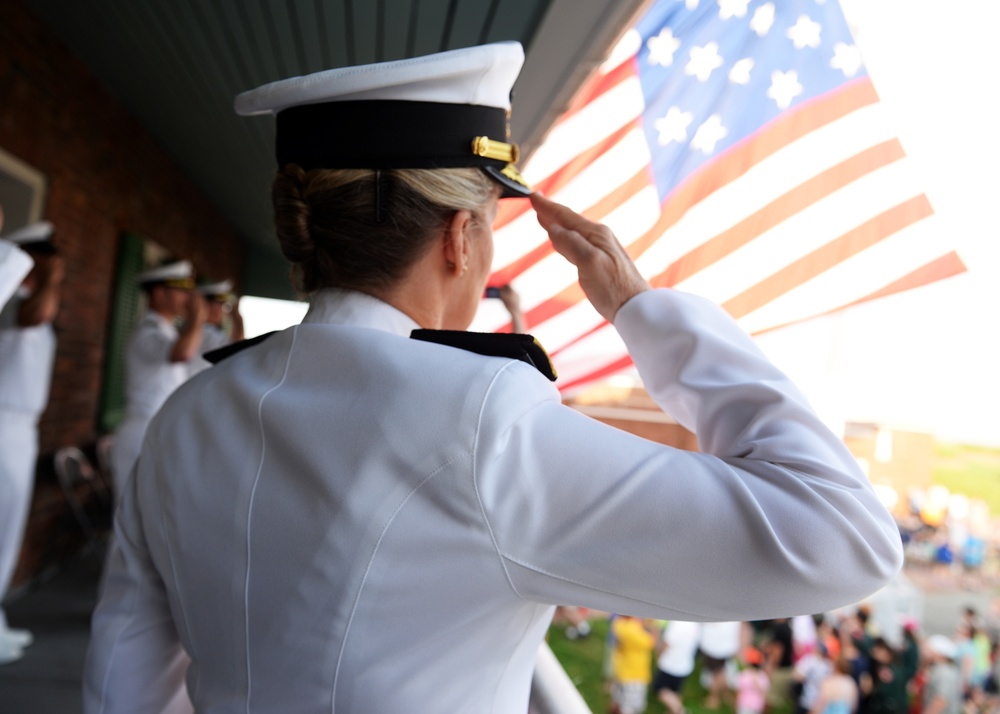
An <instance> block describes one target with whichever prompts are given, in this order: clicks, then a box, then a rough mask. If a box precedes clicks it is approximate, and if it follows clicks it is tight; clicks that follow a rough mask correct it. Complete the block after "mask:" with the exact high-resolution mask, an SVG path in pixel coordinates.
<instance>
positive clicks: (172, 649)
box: [83, 474, 194, 714]
mask: <svg viewBox="0 0 1000 714" xmlns="http://www.w3.org/2000/svg"><path fill="white" fill-rule="evenodd" d="M135 482H136V478H135V474H133V477H132V478H130V479H129V484H130V487H129V488H128V490H127V491H126V494H125V500H124V502H123V504H122V506H120V507H119V508H118V509H117V513H116V518H115V538H114V541H113V543H112V546H111V552H110V553H109V556H108V562H107V563H106V564H105V573H104V580H103V584H102V587H101V597H100V601H99V603H98V605H97V609H96V610H95V611H94V616H93V621H92V624H91V633H92V634H91V640H90V646H89V648H88V650H87V658H86V662H85V664H84V676H83V702H84V711H85V712H86V714H117V713H118V712H121V714H134V713H135V712H159V713H162V714H189V713H190V712H193V711H194V707H193V706H192V705H191V701H190V699H189V697H188V694H187V688H186V687H185V684H184V676H185V674H186V672H187V667H188V664H189V662H190V660H189V658H188V656H187V653H186V652H185V651H184V649H183V647H182V646H181V643H180V640H179V638H178V636H177V630H176V628H175V626H174V622H173V619H172V618H171V615H170V608H169V606H168V604H167V595H166V591H165V590H164V585H163V581H162V580H161V579H160V576H159V575H158V574H157V572H156V570H155V568H154V567H153V563H152V561H151V559H150V556H149V553H148V551H147V548H146V540H145V537H144V536H143V532H142V525H141V515H140V514H139V513H138V510H137V509H136V508H135V505H136V504H135V501H136V499H135V487H134V484H135Z"/></svg>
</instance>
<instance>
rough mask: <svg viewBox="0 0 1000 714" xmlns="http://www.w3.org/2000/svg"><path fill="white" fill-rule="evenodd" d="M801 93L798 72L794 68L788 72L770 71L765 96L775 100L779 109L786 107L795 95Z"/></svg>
mask: <svg viewBox="0 0 1000 714" xmlns="http://www.w3.org/2000/svg"><path fill="white" fill-rule="evenodd" d="M800 94H802V85H801V84H800V83H799V73H798V72H796V71H795V70H794V69H793V70H789V71H788V72H781V71H777V70H775V71H774V72H771V86H770V87H768V89H767V96H768V97H770V98H771V99H773V100H774V101H775V103H776V104H777V105H778V107H779V108H780V109H788V107H789V106H791V104H792V100H793V99H795V97H797V96H799V95H800Z"/></svg>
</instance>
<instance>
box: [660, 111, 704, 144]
mask: <svg viewBox="0 0 1000 714" xmlns="http://www.w3.org/2000/svg"><path fill="white" fill-rule="evenodd" d="M693 120H694V115H693V114H691V113H690V112H682V111H681V109H680V107H670V109H669V110H667V114H666V116H663V117H661V118H659V119H657V120H656V121H654V122H653V127H654V128H655V129H656V130H657V131H658V132H659V136H658V137H657V142H658V143H659V145H660V146H666V145H667V144H669V143H670V142H672V141H676V142H677V143H681V142H684V141H687V136H688V134H687V128H688V126H689V125H690V124H691V122H692V121H693Z"/></svg>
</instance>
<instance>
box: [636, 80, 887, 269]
mask: <svg viewBox="0 0 1000 714" xmlns="http://www.w3.org/2000/svg"><path fill="white" fill-rule="evenodd" d="M877 101H878V95H876V94H875V88H874V87H873V86H872V84H871V82H870V81H869V80H868V78H867V77H865V78H862V79H860V80H855V81H854V82H851V83H848V84H846V85H844V86H842V87H839V88H838V89H835V90H833V91H831V92H827V93H826V94H824V95H823V96H821V97H817V98H816V99H815V100H813V101H810V102H805V103H803V104H802V105H801V106H799V107H797V108H795V109H792V110H789V111H787V112H785V113H784V114H782V115H781V116H779V117H778V118H777V119H775V120H774V121H772V122H771V123H770V124H768V125H767V126H765V127H764V128H762V129H761V130H760V131H759V132H757V133H756V134H754V135H753V136H750V137H747V139H745V140H743V141H741V142H740V143H738V144H734V145H733V146H731V147H730V148H729V149H728V150H726V151H725V152H723V153H721V154H720V155H719V158H718V159H717V160H716V161H713V162H711V163H709V164H705V165H704V166H703V167H702V168H701V169H699V170H698V171H696V172H694V173H693V174H691V176H689V177H688V178H687V179H686V180H685V181H684V182H683V183H681V184H680V185H679V186H678V187H677V188H676V189H675V190H674V191H673V192H672V193H671V194H670V195H669V196H667V198H666V200H664V202H663V214H664V216H665V217H667V218H668V221H669V222H668V223H667V225H665V226H664V227H663V228H662V229H661V230H659V231H657V230H656V229H654V230H652V231H650V232H649V233H647V234H646V235H645V236H643V238H642V239H640V240H641V243H639V245H636V246H635V251H636V252H635V254H634V255H633V258H634V257H636V255H641V254H642V252H644V251H645V250H646V248H648V247H649V246H650V245H652V244H653V243H655V242H656V241H657V239H658V238H659V237H660V235H661V234H662V232H663V231H665V230H666V229H667V228H669V227H670V226H672V225H673V224H674V223H676V222H677V220H678V219H679V218H680V217H681V216H683V215H684V214H685V213H686V212H687V211H688V209H689V208H691V207H692V206H694V205H696V204H697V203H700V202H701V201H702V200H704V199H705V198H706V197H707V196H709V195H711V194H713V193H715V192H716V191H718V190H719V189H720V188H722V187H723V186H726V185H727V184H729V183H732V182H733V181H734V180H736V179H737V178H739V177H741V176H743V174H745V173H746V172H747V171H749V170H750V169H751V168H753V167H754V166H755V165H756V164H758V163H760V162H761V161H763V160H764V159H766V158H768V157H769V156H771V155H773V154H774V153H775V152H777V151H778V150H779V149H783V148H784V147H786V146H788V145H789V144H791V143H792V142H794V141H797V140H798V139H801V138H802V137H804V136H805V135H807V134H809V133H811V132H813V131H815V130H816V129H819V128H821V127H823V126H826V125H827V124H830V123H831V122H834V121H836V120H837V119H841V118H843V117H844V116H846V115H848V114H850V113H851V112H853V111H856V110H858V109H861V108H862V107H865V106H868V105H869V104H874V103H876V102H877ZM633 245H635V244H633Z"/></svg>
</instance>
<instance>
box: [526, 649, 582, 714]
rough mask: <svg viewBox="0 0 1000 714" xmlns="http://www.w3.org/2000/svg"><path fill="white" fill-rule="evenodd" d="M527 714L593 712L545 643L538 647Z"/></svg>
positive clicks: (578, 713)
mask: <svg viewBox="0 0 1000 714" xmlns="http://www.w3.org/2000/svg"><path fill="white" fill-rule="evenodd" d="M528 714H593V712H591V711H590V707H588V706H587V703H586V702H585V701H583V697H582V696H580V692H579V691H578V690H577V688H576V686H574V684H573V682H572V680H570V678H569V675H568V674H566V670H564V669H563V668H562V665H561V664H559V660H557V659H556V656H555V655H554V654H552V650H551V649H550V648H549V645H548V644H547V643H545V642H543V643H542V646H541V647H539V648H538V660H537V661H536V663H535V676H534V677H533V678H532V680H531V698H530V700H529V702H528Z"/></svg>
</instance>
